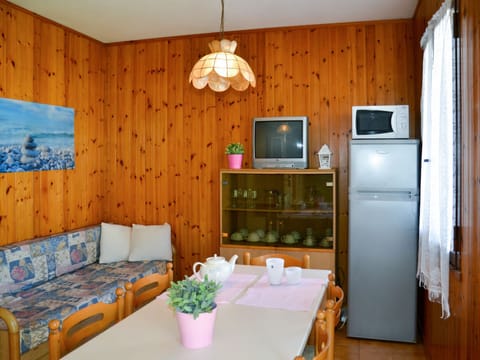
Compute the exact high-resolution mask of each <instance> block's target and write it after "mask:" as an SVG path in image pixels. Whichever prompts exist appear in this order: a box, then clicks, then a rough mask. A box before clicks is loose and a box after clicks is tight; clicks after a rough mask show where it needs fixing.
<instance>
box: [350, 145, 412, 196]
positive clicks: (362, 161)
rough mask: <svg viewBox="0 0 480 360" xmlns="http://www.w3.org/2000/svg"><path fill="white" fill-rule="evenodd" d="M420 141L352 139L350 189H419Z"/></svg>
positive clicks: (351, 190)
mask: <svg viewBox="0 0 480 360" xmlns="http://www.w3.org/2000/svg"><path fill="white" fill-rule="evenodd" d="M418 146H419V142H418V140H389V141H385V140H383V141H381V140H375V141H373V140H372V141H368V140H352V141H351V142H350V192H354V191H357V190H382V191H388V190H398V189H412V191H417V189H418V181H419V173H418V171H419V169H418V156H419V155H418V154H419V153H418Z"/></svg>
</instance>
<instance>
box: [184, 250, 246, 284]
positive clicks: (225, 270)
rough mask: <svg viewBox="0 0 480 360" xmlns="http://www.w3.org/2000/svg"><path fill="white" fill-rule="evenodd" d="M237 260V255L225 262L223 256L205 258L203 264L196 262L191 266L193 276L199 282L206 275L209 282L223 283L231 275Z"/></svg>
mask: <svg viewBox="0 0 480 360" xmlns="http://www.w3.org/2000/svg"><path fill="white" fill-rule="evenodd" d="M237 258H238V255H233V256H232V258H231V259H230V260H229V261H226V260H225V258H224V257H223V256H217V254H215V255H214V256H212V257H209V258H207V261H206V262H205V263H201V262H196V263H195V264H193V274H194V275H195V276H196V277H197V279H199V280H203V278H204V277H205V275H208V279H209V280H215V281H216V282H219V283H223V282H225V281H226V280H227V279H228V278H229V277H230V275H231V274H232V272H233V269H234V268H235V262H236V261H237ZM198 266H200V271H197V268H198Z"/></svg>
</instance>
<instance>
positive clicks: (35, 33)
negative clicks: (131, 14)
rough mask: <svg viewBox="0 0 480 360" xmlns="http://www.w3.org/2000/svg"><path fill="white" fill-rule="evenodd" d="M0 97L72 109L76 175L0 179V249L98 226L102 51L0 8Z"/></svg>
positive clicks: (93, 43) (11, 9)
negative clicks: (93, 225) (30, 240)
mask: <svg viewBox="0 0 480 360" xmlns="http://www.w3.org/2000/svg"><path fill="white" fill-rule="evenodd" d="M0 33H1V37H0V96H1V97H6V98H12V99H18V100H26V101H35V102H40V103H45V104H52V105H61V106H68V107H73V108H75V111H76V116H75V151H76V168H75V170H68V171H42V172H25V173H1V174H0V194H1V195H0V245H3V244H8V243H15V242H17V241H21V240H25V239H29V238H32V237H35V236H42V235H47V234H51V233H59V232H62V231H65V230H68V229H73V228H77V227H81V226H85V225H89V224H95V223H99V222H100V221H101V219H102V206H101V205H102V197H103V194H102V191H103V183H102V177H103V169H104V168H105V164H103V156H102V154H101V153H102V152H103V151H104V140H105V131H104V129H103V126H104V119H103V109H104V84H105V79H104V63H105V47H104V45H102V44H100V43H98V42H96V41H93V40H91V39H88V38H86V37H84V36H80V35H78V34H75V33H73V32H71V31H69V30H67V29H65V28H63V27H61V26H58V25H55V24H53V23H52V22H50V21H47V20H44V19H42V18H40V17H38V16H35V15H33V14H31V13H29V12H27V11H24V10H22V9H19V8H17V7H16V6H14V5H11V4H9V3H7V2H6V1H3V0H0Z"/></svg>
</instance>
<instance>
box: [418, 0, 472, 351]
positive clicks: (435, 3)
mask: <svg viewBox="0 0 480 360" xmlns="http://www.w3.org/2000/svg"><path fill="white" fill-rule="evenodd" d="M441 3H442V1H440V0H421V1H420V2H419V6H418V8H417V12H416V14H415V19H414V22H415V32H416V37H417V38H418V39H419V38H420V36H421V34H422V33H423V30H424V29H425V26H426V23H427V21H428V19H430V18H431V16H432V15H433V14H434V13H435V12H436V10H437V9H438V8H439V7H440V5H441ZM459 3H460V42H461V86H462V95H461V107H462V119H461V121H462V125H461V131H462V150H461V151H462V156H461V162H462V170H461V177H462V178H461V201H462V210H461V230H460V231H461V238H462V245H461V258H462V262H461V269H460V270H461V271H460V272H451V274H450V290H449V303H450V311H451V317H450V318H449V319H447V320H442V319H441V318H440V316H441V308H440V306H439V305H438V304H435V303H431V302H429V301H428V300H425V314H424V343H425V350H426V352H427V355H428V358H429V359H435V360H447V359H448V360H456V359H459V360H464V359H465V360H467V359H476V358H478V354H480V310H479V308H480V300H479V299H480V265H479V261H478V259H479V258H480V246H479V240H480V215H479V214H480V212H479V210H480V206H479V199H480V195H479V187H480V181H479V179H480V165H479V164H480V144H479V138H478V135H479V134H480V111H479V109H480V82H479V79H480V2H479V1H478V0H460V2H459ZM418 52H419V54H417V62H418V63H417V69H419V70H418V73H419V74H421V56H422V55H421V52H420V51H418ZM419 76H420V75H419ZM417 77H418V76H417ZM417 88H418V91H420V88H421V81H417Z"/></svg>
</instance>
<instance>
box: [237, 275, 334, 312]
mask: <svg viewBox="0 0 480 360" xmlns="http://www.w3.org/2000/svg"><path fill="white" fill-rule="evenodd" d="M324 286H325V282H324V281H322V280H320V279H305V278H302V280H301V281H300V283H299V284H296V285H289V284H287V282H286V280H285V278H284V279H283V281H282V284H281V285H270V284H269V282H268V278H267V275H266V274H265V275H263V276H262V277H261V278H260V279H259V280H258V281H257V282H256V283H255V284H254V285H253V286H252V287H250V288H248V289H247V291H246V292H245V294H244V295H243V296H241V297H240V298H239V299H238V300H237V301H235V303H236V304H240V305H250V306H257V307H265V308H276V309H285V310H293V311H308V310H310V308H311V307H312V304H313V301H314V300H315V298H316V297H317V296H318V295H319V293H320V291H321V290H322V287H324Z"/></svg>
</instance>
